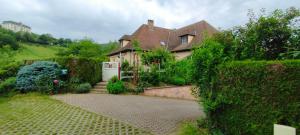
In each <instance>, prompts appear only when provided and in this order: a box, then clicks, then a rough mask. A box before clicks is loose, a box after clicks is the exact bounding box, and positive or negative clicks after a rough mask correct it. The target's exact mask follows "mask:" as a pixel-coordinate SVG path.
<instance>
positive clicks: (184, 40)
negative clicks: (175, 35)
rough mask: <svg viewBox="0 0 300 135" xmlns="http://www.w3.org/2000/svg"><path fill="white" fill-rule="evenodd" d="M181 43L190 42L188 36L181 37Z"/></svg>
mask: <svg viewBox="0 0 300 135" xmlns="http://www.w3.org/2000/svg"><path fill="white" fill-rule="evenodd" d="M181 44H188V36H182V37H181Z"/></svg>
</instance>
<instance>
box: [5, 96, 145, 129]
mask: <svg viewBox="0 0 300 135" xmlns="http://www.w3.org/2000/svg"><path fill="white" fill-rule="evenodd" d="M0 108H1V109H0V134H5V135H15V134H148V133H147V132H145V131H142V130H140V129H138V128H135V127H133V126H131V125H128V124H126V123H123V122H120V121H118V120H115V119H112V118H108V117H104V116H101V115H98V114H95V113H92V112H88V111H85V110H83V109H81V108H78V107H73V106H70V105H67V104H65V103H62V102H60V101H57V100H54V99H51V98H50V97H49V96H46V95H40V94H36V93H31V94H23V95H16V96H14V97H11V98H4V97H2V98H0Z"/></svg>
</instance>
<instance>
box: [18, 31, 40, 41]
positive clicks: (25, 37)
mask: <svg viewBox="0 0 300 135" xmlns="http://www.w3.org/2000/svg"><path fill="white" fill-rule="evenodd" d="M16 39H17V41H19V42H27V43H37V39H38V35H37V34H34V33H29V32H17V33H16Z"/></svg>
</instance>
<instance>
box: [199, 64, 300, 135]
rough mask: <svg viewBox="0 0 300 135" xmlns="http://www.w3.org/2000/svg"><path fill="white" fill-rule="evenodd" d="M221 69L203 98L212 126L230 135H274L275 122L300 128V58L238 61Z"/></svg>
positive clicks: (220, 67)
mask: <svg viewBox="0 0 300 135" xmlns="http://www.w3.org/2000/svg"><path fill="white" fill-rule="evenodd" d="M218 70H219V72H218V73H217V76H218V80H219V82H216V83H215V86H216V87H215V89H213V92H212V93H211V95H210V96H209V98H206V99H205V100H203V105H204V107H205V109H206V111H207V114H208V118H209V120H210V123H211V125H210V127H213V128H215V129H216V131H218V130H219V131H221V132H223V133H224V134H230V135H239V134H247V135H271V134H273V124H274V123H277V124H283V125H288V126H292V127H295V128H296V129H299V128H300V113H299V112H300V60H286V61H234V62H229V63H225V64H222V65H221V66H219V67H218ZM297 134H300V132H299V130H298V131H297Z"/></svg>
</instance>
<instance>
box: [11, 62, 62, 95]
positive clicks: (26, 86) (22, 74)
mask: <svg viewBox="0 0 300 135" xmlns="http://www.w3.org/2000/svg"><path fill="white" fill-rule="evenodd" d="M59 69H60V66H59V65H58V64H57V63H54V62H49V61H38V62H35V63H33V64H31V65H27V66H24V67H22V68H21V69H20V70H19V72H18V74H17V83H16V87H17V89H18V90H20V91H21V92H29V91H35V90H38V91H40V92H43V93H49V92H51V91H52V90H53V80H54V79H57V78H58V76H59V72H60V70H59Z"/></svg>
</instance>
